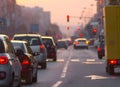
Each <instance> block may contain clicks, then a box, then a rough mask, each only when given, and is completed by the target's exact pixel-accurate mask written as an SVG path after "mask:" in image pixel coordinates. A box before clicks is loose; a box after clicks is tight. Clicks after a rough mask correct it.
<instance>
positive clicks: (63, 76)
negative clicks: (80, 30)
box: [61, 51, 72, 78]
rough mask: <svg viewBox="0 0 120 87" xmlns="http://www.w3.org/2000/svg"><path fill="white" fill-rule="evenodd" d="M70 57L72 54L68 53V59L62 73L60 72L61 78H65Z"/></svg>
mask: <svg viewBox="0 0 120 87" xmlns="http://www.w3.org/2000/svg"><path fill="white" fill-rule="evenodd" d="M71 56H72V52H71V51H70V55H69V58H68V60H67V62H66V64H65V67H64V68H63V71H62V74H61V78H65V77H66V73H67V70H68V65H69V63H70V59H71Z"/></svg>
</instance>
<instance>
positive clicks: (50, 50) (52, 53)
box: [42, 36, 57, 61]
mask: <svg viewBox="0 0 120 87" xmlns="http://www.w3.org/2000/svg"><path fill="white" fill-rule="evenodd" d="M42 40H43V43H44V45H45V47H46V49H47V58H48V59H53V61H57V46H56V44H55V41H54V39H53V37H52V36H42Z"/></svg>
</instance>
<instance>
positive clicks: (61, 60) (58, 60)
mask: <svg viewBox="0 0 120 87" xmlns="http://www.w3.org/2000/svg"><path fill="white" fill-rule="evenodd" d="M64 61H65V60H64V59H57V62H64Z"/></svg>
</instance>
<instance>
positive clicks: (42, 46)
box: [40, 45, 45, 53]
mask: <svg viewBox="0 0 120 87" xmlns="http://www.w3.org/2000/svg"><path fill="white" fill-rule="evenodd" d="M44 48H45V46H44V45H40V53H43V52H44Z"/></svg>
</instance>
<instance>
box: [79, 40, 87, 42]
mask: <svg viewBox="0 0 120 87" xmlns="http://www.w3.org/2000/svg"><path fill="white" fill-rule="evenodd" d="M78 42H86V40H78Z"/></svg>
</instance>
